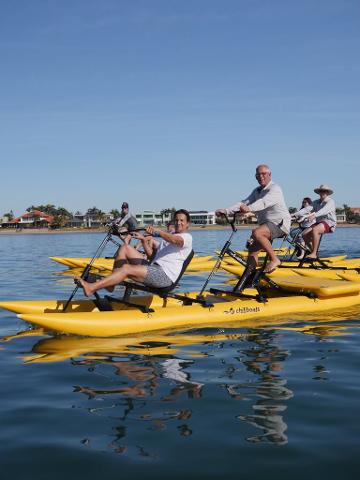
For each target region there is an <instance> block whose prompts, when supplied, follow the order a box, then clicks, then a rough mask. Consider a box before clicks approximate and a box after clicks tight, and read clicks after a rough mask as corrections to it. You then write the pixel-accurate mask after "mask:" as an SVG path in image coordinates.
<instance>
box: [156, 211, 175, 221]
mask: <svg viewBox="0 0 360 480" xmlns="http://www.w3.org/2000/svg"><path fill="white" fill-rule="evenodd" d="M175 212H176V208H175V207H172V208H164V209H163V210H161V211H160V215H161V220H162V223H164V221H165V217H166V216H167V215H170V216H173V215H174V213H175Z"/></svg>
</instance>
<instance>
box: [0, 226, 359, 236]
mask: <svg viewBox="0 0 360 480" xmlns="http://www.w3.org/2000/svg"><path fill="white" fill-rule="evenodd" d="M255 226H256V223H252V224H247V225H237V226H236V228H237V229H238V230H249V229H252V228H254V227H255ZM353 227H355V228H359V227H360V224H354V223H341V224H338V225H337V228H353ZM164 229H165V227H164ZM229 229H230V227H229V226H227V225H191V227H190V229H189V230H190V231H197V230H200V231H201V230H229ZM105 232H106V229H105V228H96V229H95V228H59V229H56V230H49V229H47V228H23V229H21V230H19V229H11V228H0V235H53V234H65V233H68V234H72V233H105Z"/></svg>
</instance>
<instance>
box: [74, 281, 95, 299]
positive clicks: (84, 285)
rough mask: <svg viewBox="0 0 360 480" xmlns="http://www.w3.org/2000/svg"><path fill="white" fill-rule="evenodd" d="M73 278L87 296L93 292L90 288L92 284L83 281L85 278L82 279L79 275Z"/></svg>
mask: <svg viewBox="0 0 360 480" xmlns="http://www.w3.org/2000/svg"><path fill="white" fill-rule="evenodd" d="M74 280H75V283H77V284H78V285H79V286H80V287H81V288H82V289H83V290H84V293H85V295H86V296H87V297H90V296H91V295H92V294H93V293H94V292H93V289H92V285H93V284H91V283H88V282H85V280H83V279H82V278H81V277H75V278H74Z"/></svg>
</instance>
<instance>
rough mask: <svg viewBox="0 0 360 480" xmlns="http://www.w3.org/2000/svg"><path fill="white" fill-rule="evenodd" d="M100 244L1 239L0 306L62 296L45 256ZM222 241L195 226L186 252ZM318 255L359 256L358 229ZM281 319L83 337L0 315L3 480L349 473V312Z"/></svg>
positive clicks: (74, 238)
mask: <svg viewBox="0 0 360 480" xmlns="http://www.w3.org/2000/svg"><path fill="white" fill-rule="evenodd" d="M248 234H249V232H247V231H240V232H238V234H237V237H236V240H235V241H234V243H233V246H234V247H236V248H242V247H243V245H244V242H245V239H246V238H247V236H248ZM103 236H104V235H103V234H69V235H61V234H59V235H22V236H21V235H19V236H15V235H13V236H10V235H9V236H4V235H1V236H0V299H1V300H6V299H19V300H20V299H25V298H27V299H37V298H67V297H68V296H69V294H70V293H71V291H72V289H73V284H72V282H71V279H70V278H69V277H67V276H64V275H62V272H63V269H62V267H61V266H60V265H57V264H55V263H53V262H51V261H50V260H49V258H48V257H49V256H50V255H54V256H91V255H92V254H93V253H94V252H95V250H96V248H97V246H98V244H99V243H100V241H101V240H102V238H103ZM228 236H229V231H217V232H207V231H197V232H194V242H195V250H196V252H197V253H201V254H206V253H212V252H213V251H214V250H215V249H218V248H220V247H221V246H222V244H223V243H224V241H225V240H226V239H227V238H228ZM113 251H114V246H109V248H108V249H107V251H106V254H108V255H110V254H112V253H113ZM321 251H322V253H323V254H324V255H327V254H335V253H336V254H337V253H347V254H348V255H349V256H350V257H357V256H360V229H356V228H353V229H338V230H337V232H336V234H335V235H328V236H326V237H325V238H324V241H323V243H322V249H321ZM206 276H207V274H204V275H202V276H200V277H196V276H188V277H187V278H186V280H185V281H184V286H185V288H186V289H199V288H200V287H201V284H202V282H203V281H204V279H205V278H206ZM224 278H225V277H224V276H223V275H222V274H219V275H217V276H216V278H215V279H214V282H213V284H212V285H214V284H216V283H221V282H222V281H223V280H224ZM79 296H80V293H79ZM288 320H289V321H288V322H287V323H285V324H284V323H283V322H282V323H281V327H280V325H279V328H277V327H276V321H274V319H273V320H272V321H271V326H269V327H267V328H262V329H248V328H247V329H245V328H241V326H239V327H238V328H234V329H227V330H222V329H218V330H216V329H211V330H209V329H206V330H200V329H199V330H193V331H191V332H176V333H174V334H171V335H164V334H154V335H147V336H144V337H132V338H130V337H129V338H112V339H89V338H76V337H72V336H60V335H59V336H51V335H48V334H45V333H44V332H42V331H41V330H30V327H29V326H28V325H27V324H26V323H24V322H22V321H21V320H19V319H17V317H16V316H15V315H14V314H11V313H8V312H6V311H2V310H0V361H1V370H0V380H1V382H0V385H1V395H0V419H1V429H0V460H1V464H0V465H1V473H2V478H10V476H11V478H12V479H29V478H36V479H45V478H46V479H48V478H51V479H58V478H59V479H60V478H61V479H63V478H65V479H75V478H86V479H100V478H103V479H104V478H105V479H107V478H109V479H110V478H111V479H116V478H119V479H126V478H164V479H165V478H197V479H203V478H204V479H205V478H207V479H208V478H220V477H223V478H229V479H233V478H234V479H235V478H236V479H238V478H245V479H246V478H252V479H258V478H267V479H271V478H276V479H279V478H281V479H282V478H284V479H285V478H286V479H288V478H292V479H303V478H306V477H307V476H309V477H310V476H312V477H314V478H317V479H319V478H320V479H322V478H324V479H325V478H326V479H327V480H329V479H335V478H336V479H338V478H342V479H344V478H357V476H358V472H359V467H360V460H359V454H360V422H359V413H358V411H359V395H360V375H359V366H360V354H359V350H360V348H359V339H360V335H359V326H360V307H359V308H354V309H351V311H343V312H341V313H338V314H337V315H336V316H332V317H331V318H330V317H326V316H325V315H324V314H323V315H322V316H319V317H318V318H317V321H315V322H308V321H305V320H304V319H302V318H299V317H294V316H292V317H289V319H288ZM356 472H357V474H356Z"/></svg>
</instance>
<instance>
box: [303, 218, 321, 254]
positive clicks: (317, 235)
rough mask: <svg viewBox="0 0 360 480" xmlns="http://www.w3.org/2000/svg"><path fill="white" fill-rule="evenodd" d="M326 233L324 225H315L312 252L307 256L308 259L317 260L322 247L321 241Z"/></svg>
mask: <svg viewBox="0 0 360 480" xmlns="http://www.w3.org/2000/svg"><path fill="white" fill-rule="evenodd" d="M323 233H325V228H324V225H323V224H322V223H319V224H317V225H314V227H313V228H312V229H311V244H312V250H311V252H310V253H309V255H307V257H306V258H314V259H315V258H317V252H318V249H319V245H320V239H321V235H322V234H323Z"/></svg>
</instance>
